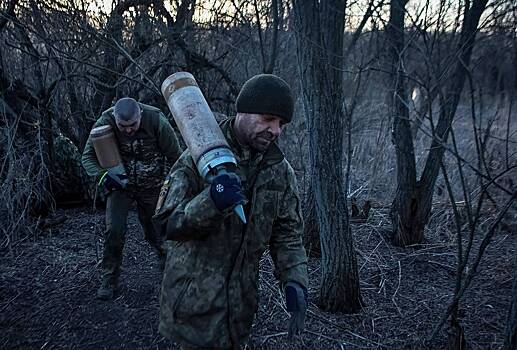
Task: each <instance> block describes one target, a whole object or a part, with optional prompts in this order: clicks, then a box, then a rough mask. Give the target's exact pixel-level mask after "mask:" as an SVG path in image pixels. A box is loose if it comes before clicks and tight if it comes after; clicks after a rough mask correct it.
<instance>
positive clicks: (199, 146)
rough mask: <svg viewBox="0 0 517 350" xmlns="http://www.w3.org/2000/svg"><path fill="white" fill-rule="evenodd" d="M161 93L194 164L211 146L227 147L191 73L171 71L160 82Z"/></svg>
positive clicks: (212, 147)
mask: <svg viewBox="0 0 517 350" xmlns="http://www.w3.org/2000/svg"><path fill="white" fill-rule="evenodd" d="M162 94H163V96H164V97H165V100H166V101H167V105H168V106H169V109H170V111H171V112H172V116H173V117H174V120H175V121H176V124H177V125H178V128H179V130H180V132H181V136H183V140H185V143H186V144H187V146H188V148H189V150H190V153H191V155H192V158H193V159H194V162H196V164H197V163H198V160H199V158H200V157H201V156H202V155H203V154H205V153H207V152H208V151H210V150H212V149H214V148H219V147H226V148H229V146H228V143H227V142H226V139H225V138H224V136H223V133H222V131H221V129H220V128H219V125H218V124H217V121H216V120H215V117H214V115H213V114H212V111H211V110H210V107H209V106H208V103H207V102H206V100H205V98H204V96H203V93H202V92H201V90H200V89H199V86H198V85H197V83H196V80H195V79H194V76H193V75H192V74H190V73H188V72H178V73H174V74H172V75H171V76H169V77H168V78H167V79H165V81H164V82H163V84H162Z"/></svg>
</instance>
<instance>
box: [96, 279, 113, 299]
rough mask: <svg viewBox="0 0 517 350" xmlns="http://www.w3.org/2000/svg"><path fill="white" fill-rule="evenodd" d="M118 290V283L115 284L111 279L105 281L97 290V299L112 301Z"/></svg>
mask: <svg viewBox="0 0 517 350" xmlns="http://www.w3.org/2000/svg"><path fill="white" fill-rule="evenodd" d="M116 288H117V285H116V283H113V282H112V281H110V280H109V279H103V281H102V283H101V286H100V287H99V289H97V299H101V300H111V299H113V297H114V295H115V290H116Z"/></svg>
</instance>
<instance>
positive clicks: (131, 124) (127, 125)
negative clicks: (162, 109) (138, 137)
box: [115, 113, 142, 137]
mask: <svg viewBox="0 0 517 350" xmlns="http://www.w3.org/2000/svg"><path fill="white" fill-rule="evenodd" d="M141 119H142V118H141V114H140V113H138V114H136V115H134V116H133V117H132V118H131V119H129V120H124V119H123V118H119V117H117V116H115V122H116V123H117V128H118V129H119V130H120V132H121V133H122V134H123V135H124V136H128V137H131V136H134V135H135V134H136V131H137V130H138V128H139V127H140V121H141Z"/></svg>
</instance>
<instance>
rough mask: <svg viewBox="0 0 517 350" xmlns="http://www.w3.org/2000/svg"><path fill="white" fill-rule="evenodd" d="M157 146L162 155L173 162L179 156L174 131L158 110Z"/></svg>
mask: <svg viewBox="0 0 517 350" xmlns="http://www.w3.org/2000/svg"><path fill="white" fill-rule="evenodd" d="M158 147H159V148H160V150H161V151H162V153H163V155H165V157H167V159H168V160H169V161H170V162H171V163H170V164H174V162H175V161H176V160H177V159H178V158H179V157H180V156H181V148H180V146H179V143H178V139H177V137H176V133H175V132H174V129H173V128H172V126H171V124H170V123H169V121H168V120H167V118H166V117H165V116H164V115H163V113H161V112H160V123H159V126H158Z"/></svg>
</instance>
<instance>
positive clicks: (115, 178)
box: [99, 170, 127, 191]
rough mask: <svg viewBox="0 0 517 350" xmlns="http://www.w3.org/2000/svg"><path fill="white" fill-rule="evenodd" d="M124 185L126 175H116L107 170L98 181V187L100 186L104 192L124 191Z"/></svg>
mask: <svg viewBox="0 0 517 350" xmlns="http://www.w3.org/2000/svg"><path fill="white" fill-rule="evenodd" d="M126 184H127V175H126V174H118V173H115V172H113V171H111V170H108V171H107V172H106V173H105V174H104V175H103V176H102V177H101V179H100V181H99V186H102V187H103V188H104V190H106V191H114V190H121V189H124V188H125V187H126Z"/></svg>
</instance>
